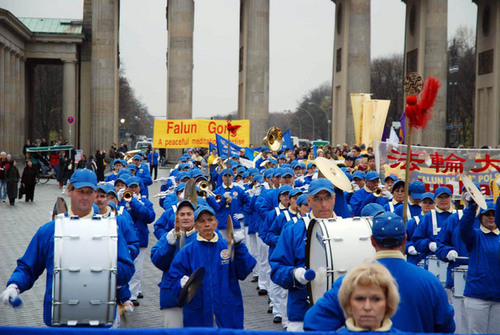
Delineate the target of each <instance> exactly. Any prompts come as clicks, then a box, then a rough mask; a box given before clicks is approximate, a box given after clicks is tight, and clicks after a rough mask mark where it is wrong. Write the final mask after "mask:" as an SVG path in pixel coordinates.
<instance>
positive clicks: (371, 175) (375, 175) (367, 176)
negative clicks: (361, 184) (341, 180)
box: [365, 171, 380, 181]
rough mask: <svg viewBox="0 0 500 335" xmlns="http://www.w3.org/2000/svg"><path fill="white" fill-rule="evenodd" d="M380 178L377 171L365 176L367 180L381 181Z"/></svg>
mask: <svg viewBox="0 0 500 335" xmlns="http://www.w3.org/2000/svg"><path fill="white" fill-rule="evenodd" d="M379 178H380V176H379V175H378V173H377V171H368V172H367V173H366V175H365V180H370V181H372V180H375V179H379Z"/></svg>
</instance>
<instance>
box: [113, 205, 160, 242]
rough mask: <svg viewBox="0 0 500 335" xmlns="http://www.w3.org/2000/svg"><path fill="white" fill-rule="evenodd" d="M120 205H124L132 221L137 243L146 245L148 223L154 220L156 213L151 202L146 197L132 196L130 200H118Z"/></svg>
mask: <svg viewBox="0 0 500 335" xmlns="http://www.w3.org/2000/svg"><path fill="white" fill-rule="evenodd" d="M120 206H124V207H125V208H126V209H127V212H128V213H129V214H130V216H131V217H132V221H134V225H135V229H136V231H137V237H139V245H140V247H141V248H147V247H148V235H149V229H148V224H150V223H151V222H153V221H154V220H155V217H156V214H155V211H154V209H153V204H152V203H151V201H149V200H148V199H147V198H146V197H144V196H142V197H141V201H139V200H137V199H136V198H134V197H133V198H132V200H131V201H130V202H128V203H127V202H126V201H125V200H122V201H120Z"/></svg>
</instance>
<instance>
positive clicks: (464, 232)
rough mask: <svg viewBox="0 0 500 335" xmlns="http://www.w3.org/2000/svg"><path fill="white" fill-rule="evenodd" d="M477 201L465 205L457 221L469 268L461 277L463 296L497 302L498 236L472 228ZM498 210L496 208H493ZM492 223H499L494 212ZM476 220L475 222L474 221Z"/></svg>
mask: <svg viewBox="0 0 500 335" xmlns="http://www.w3.org/2000/svg"><path fill="white" fill-rule="evenodd" d="M499 204H500V202H499V201H497V203H496V205H495V212H496V213H500V205H499ZM476 208H477V205H476V204H474V205H469V206H467V208H466V209H465V210H464V216H463V217H462V219H460V221H459V227H460V228H459V229H460V236H461V237H462V240H463V241H464V243H465V246H466V247H467V250H468V251H469V269H468V271H467V280H466V281H465V291H464V296H466V297H471V298H476V299H482V300H488V301H495V302H500V285H498V279H499V278H500V264H499V259H498V255H499V242H500V236H499V235H496V234H495V233H493V232H487V233H485V232H483V230H481V228H479V229H475V228H474V221H475V220H477V219H476V218H475V213H476ZM497 211H498V212H497ZM495 223H496V224H497V227H498V226H499V224H500V222H499V216H498V214H497V215H495ZM476 224H477V223H476Z"/></svg>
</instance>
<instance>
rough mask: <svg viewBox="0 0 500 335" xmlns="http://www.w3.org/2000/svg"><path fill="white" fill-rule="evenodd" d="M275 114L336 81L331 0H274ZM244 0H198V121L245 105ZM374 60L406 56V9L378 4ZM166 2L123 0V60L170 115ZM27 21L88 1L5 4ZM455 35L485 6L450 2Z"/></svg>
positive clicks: (152, 103)
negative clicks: (241, 98) (241, 76)
mask: <svg viewBox="0 0 500 335" xmlns="http://www.w3.org/2000/svg"><path fill="white" fill-rule="evenodd" d="M270 3H271V5H270V6H271V8H270V84H269V110H270V111H271V112H278V111H283V110H288V109H291V110H294V109H295V107H296V106H297V103H298V102H299V101H300V99H301V98H302V97H303V96H304V95H305V94H307V93H308V92H309V91H310V90H311V89H314V88H316V87H318V86H319V85H321V84H322V83H324V82H327V81H328V82H331V80H332V64H333V33H334V23H335V22H334V21H335V19H334V17H335V15H334V13H335V4H334V3H333V2H332V1H331V0H271V1H270ZM239 4H240V1H238V0H196V1H195V6H196V7H195V29H194V74H193V76H194V79H193V81H194V82H193V117H198V118H208V117H210V116H213V115H217V114H221V115H226V114H228V113H230V112H232V111H235V110H236V109H237V105H238V49H239V40H238V39H239V34H238V31H239ZM371 4H372V5H371V11H372V14H371V27H372V30H371V34H372V36H371V44H372V49H371V51H372V54H371V56H372V58H376V57H380V56H386V55H391V54H394V53H402V52H403V42H404V41H403V39H404V14H405V8H406V6H405V4H404V3H403V2H402V1H401V0H372V2H371ZM165 5H166V0H143V1H137V0H122V1H121V5H120V6H121V17H120V20H121V21H120V59H121V61H122V66H123V68H124V70H125V75H126V76H127V78H128V79H129V81H130V83H131V85H132V87H133V88H134V89H135V91H136V94H137V96H138V98H139V99H140V100H141V101H142V102H143V103H144V104H146V105H147V106H148V108H149V112H150V113H151V114H153V115H155V116H158V117H163V118H164V117H165V115H166V66H165V54H166V48H167V37H166V36H167V32H166V19H165ZM0 7H1V8H4V9H7V10H9V11H11V12H12V13H13V14H14V15H16V16H20V17H52V18H75V19H81V18H82V15H83V13H82V8H83V0H36V1H35V0H0ZM448 8H449V10H448V36H449V37H450V36H452V35H453V34H454V32H455V31H456V29H457V27H458V26H460V25H467V26H469V27H471V28H472V29H474V31H475V25H476V15H477V6H476V5H475V4H474V3H473V2H472V1H471V0H449V1H448Z"/></svg>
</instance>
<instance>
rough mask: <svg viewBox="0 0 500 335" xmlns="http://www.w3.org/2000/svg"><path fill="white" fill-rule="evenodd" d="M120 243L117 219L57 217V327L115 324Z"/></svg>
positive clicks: (54, 310) (54, 307)
mask: <svg viewBox="0 0 500 335" xmlns="http://www.w3.org/2000/svg"><path fill="white" fill-rule="evenodd" d="M117 241H118V237H117V226H116V218H115V217H114V216H111V217H109V218H102V217H101V216H95V217H93V218H89V219H82V218H79V217H77V216H72V217H65V216H63V215H58V216H56V219H55V230H54V274H53V284H52V325H53V326H63V325H64V326H76V325H87V326H89V325H90V326H98V325H112V324H113V321H114V318H115V297H116V271H117Z"/></svg>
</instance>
